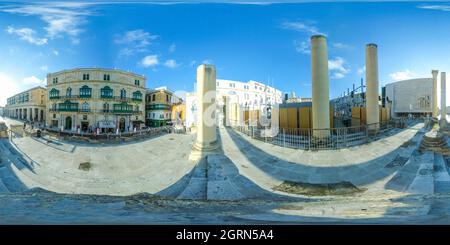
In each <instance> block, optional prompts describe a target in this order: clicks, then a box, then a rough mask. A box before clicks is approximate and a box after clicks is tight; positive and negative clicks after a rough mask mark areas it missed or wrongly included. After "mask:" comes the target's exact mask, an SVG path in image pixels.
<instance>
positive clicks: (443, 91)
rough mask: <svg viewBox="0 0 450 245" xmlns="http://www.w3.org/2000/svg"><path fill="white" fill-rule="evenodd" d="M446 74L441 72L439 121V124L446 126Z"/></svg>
mask: <svg viewBox="0 0 450 245" xmlns="http://www.w3.org/2000/svg"><path fill="white" fill-rule="evenodd" d="M446 92H447V89H446V76H445V72H441V121H440V126H441V127H446V126H447V103H446V100H447V98H446V96H445V94H446Z"/></svg>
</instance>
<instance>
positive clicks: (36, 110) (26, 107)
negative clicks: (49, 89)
mask: <svg viewBox="0 0 450 245" xmlns="http://www.w3.org/2000/svg"><path fill="white" fill-rule="evenodd" d="M46 94H47V93H46V89H45V88H43V87H35V88H32V89H29V90H26V91H24V92H21V93H19V94H16V95H14V96H12V97H9V98H8V99H7V102H6V106H5V108H4V112H3V114H4V115H5V116H7V117H11V118H17V119H20V120H24V121H30V122H31V121H32V122H42V123H43V122H44V121H45V118H46V106H45V105H46V103H47V96H46Z"/></svg>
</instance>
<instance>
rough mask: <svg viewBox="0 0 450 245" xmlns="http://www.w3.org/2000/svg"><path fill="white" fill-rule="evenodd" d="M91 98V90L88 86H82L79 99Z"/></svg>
mask: <svg viewBox="0 0 450 245" xmlns="http://www.w3.org/2000/svg"><path fill="white" fill-rule="evenodd" d="M91 96H92V89H91V88H89V87H88V86H86V85H84V86H83V87H81V88H80V97H81V98H91Z"/></svg>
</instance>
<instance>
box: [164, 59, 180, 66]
mask: <svg viewBox="0 0 450 245" xmlns="http://www.w3.org/2000/svg"><path fill="white" fill-rule="evenodd" d="M164 65H165V66H167V67H169V68H177V67H178V66H180V64H178V63H177V62H176V61H175V60H172V59H171V60H166V62H164Z"/></svg>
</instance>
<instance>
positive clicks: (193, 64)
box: [189, 60, 197, 67]
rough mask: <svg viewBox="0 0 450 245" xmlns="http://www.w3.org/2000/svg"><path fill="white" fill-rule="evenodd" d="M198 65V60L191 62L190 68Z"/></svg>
mask: <svg viewBox="0 0 450 245" xmlns="http://www.w3.org/2000/svg"><path fill="white" fill-rule="evenodd" d="M196 63H197V61H196V60H193V61H191V63H189V66H190V67H194V66H195V64H196Z"/></svg>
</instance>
